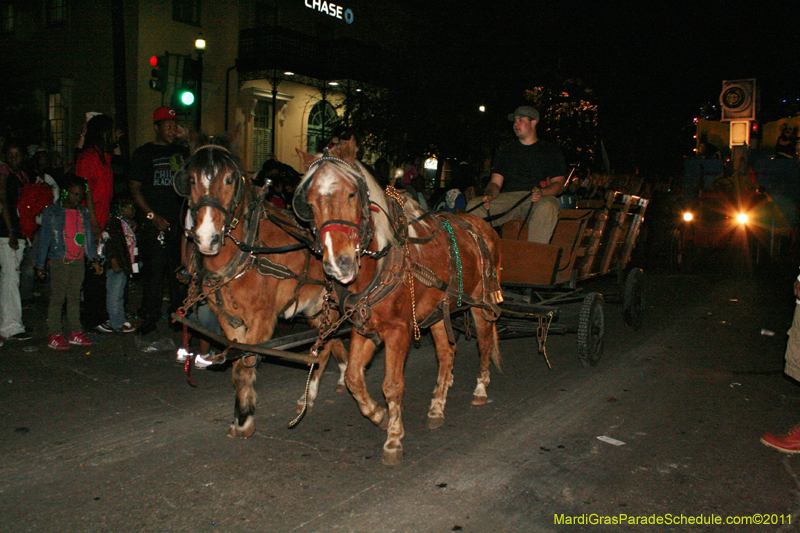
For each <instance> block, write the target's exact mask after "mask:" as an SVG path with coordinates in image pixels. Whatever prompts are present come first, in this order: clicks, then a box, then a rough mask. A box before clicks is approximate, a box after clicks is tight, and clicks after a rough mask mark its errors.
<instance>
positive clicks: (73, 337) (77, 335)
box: [69, 331, 94, 346]
mask: <svg viewBox="0 0 800 533" xmlns="http://www.w3.org/2000/svg"><path fill="white" fill-rule="evenodd" d="M69 343H70V344H74V345H75V346H93V345H94V343H93V342H92V341H90V340H89V338H88V337H87V336H86V335H84V334H83V333H81V332H80V331H73V332H72V333H70V334H69Z"/></svg>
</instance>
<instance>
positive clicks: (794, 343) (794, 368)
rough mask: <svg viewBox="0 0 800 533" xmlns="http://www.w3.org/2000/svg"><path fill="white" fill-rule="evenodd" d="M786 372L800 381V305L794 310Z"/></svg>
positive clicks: (787, 347) (787, 345) (787, 348)
mask: <svg viewBox="0 0 800 533" xmlns="http://www.w3.org/2000/svg"><path fill="white" fill-rule="evenodd" d="M784 372H785V373H786V374H787V375H788V376H790V377H793V378H794V379H796V380H797V381H800V305H797V306H796V307H795V308H794V319H793V320H792V328H791V329H790V330H789V342H788V343H787V344H786V368H785V369H784Z"/></svg>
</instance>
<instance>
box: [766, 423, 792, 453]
mask: <svg viewBox="0 0 800 533" xmlns="http://www.w3.org/2000/svg"><path fill="white" fill-rule="evenodd" d="M761 443H762V444H765V445H767V446H769V447H770V448H775V449H776V450H778V451H781V452H783V453H800V425H797V426H795V427H793V428H792V429H790V430H789V433H787V434H785V435H773V434H771V433H764V435H763V436H762V437H761Z"/></svg>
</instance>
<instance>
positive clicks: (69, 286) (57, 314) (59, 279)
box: [47, 258, 84, 335]
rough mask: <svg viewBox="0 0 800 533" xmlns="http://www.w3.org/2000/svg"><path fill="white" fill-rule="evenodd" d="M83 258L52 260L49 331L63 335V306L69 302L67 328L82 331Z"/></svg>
mask: <svg viewBox="0 0 800 533" xmlns="http://www.w3.org/2000/svg"><path fill="white" fill-rule="evenodd" d="M83 274H84V267H83V258H81V259H77V260H75V261H67V260H65V259H51V260H50V291H51V292H50V305H49V306H48V308H47V333H48V334H49V335H63V334H64V330H63V326H62V324H61V307H62V306H63V305H64V301H65V300H66V302H67V328H68V331H69V332H73V331H76V332H77V331H81V330H82V329H83V328H82V327H81V284H83Z"/></svg>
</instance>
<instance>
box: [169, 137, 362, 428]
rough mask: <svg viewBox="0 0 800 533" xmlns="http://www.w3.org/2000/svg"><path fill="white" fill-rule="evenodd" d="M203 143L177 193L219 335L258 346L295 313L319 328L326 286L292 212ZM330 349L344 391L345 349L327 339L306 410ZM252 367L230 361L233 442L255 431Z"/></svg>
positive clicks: (227, 154) (226, 153) (217, 148)
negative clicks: (184, 203) (185, 206)
mask: <svg viewBox="0 0 800 533" xmlns="http://www.w3.org/2000/svg"><path fill="white" fill-rule="evenodd" d="M201 144H202V145H199V147H198V148H196V150H195V151H194V154H193V155H192V157H191V158H190V159H189V160H188V161H187V162H186V164H185V165H184V167H183V169H182V170H181V172H180V173H179V174H178V175H177V176H176V180H175V188H176V190H177V191H178V193H179V194H182V195H184V196H188V198H189V207H190V211H189V213H188V214H187V227H191V228H193V229H192V230H191V232H190V233H191V234H192V237H193V239H194V242H195V245H196V250H197V251H198V252H200V253H201V254H202V256H197V258H196V260H194V261H192V270H193V272H192V273H193V274H194V279H195V283H197V286H196V287H197V288H199V289H200V290H202V291H203V293H204V294H205V295H206V299H207V301H208V303H209V305H210V307H211V310H212V311H213V312H214V313H215V314H216V315H217V318H218V319H219V321H220V325H221V326H222V329H223V331H224V332H225V335H226V336H227V338H228V339H230V340H235V341H238V342H241V343H245V344H258V343H261V342H264V341H266V340H269V339H270V338H271V337H272V334H273V331H274V329H275V324H276V322H277V319H278V318H279V317H283V318H290V317H293V316H295V315H299V314H304V315H305V316H307V317H309V319H310V322H311V323H312V324H313V325H315V326H318V324H319V322H318V318H316V317H317V315H318V314H319V313H320V311H321V309H322V306H323V298H324V295H325V293H326V288H325V284H324V274H323V272H322V264H321V263H320V261H319V260H318V259H316V258H315V257H313V256H312V255H311V254H310V251H309V249H308V247H307V246H304V244H307V240H306V239H307V234H306V235H304V232H305V230H304V229H303V228H301V227H300V226H298V224H297V221H296V220H295V219H294V217H292V215H291V213H290V212H288V211H285V210H281V209H278V208H276V207H273V206H272V205H271V204H269V203H268V202H263V201H261V200H260V199H259V198H257V196H256V194H255V191H253V190H252V189H251V187H250V185H249V184H248V183H247V182H246V181H245V175H244V173H242V172H241V170H240V166H239V162H238V159H237V157H236V156H235V155H234V154H233V153H232V152H231V151H230V150H229V149H228V148H227V147H226V146H223V145H222V144H215V143H213V142H206V143H204V144H203V143H201ZM195 222H196V224H195ZM304 240H305V242H304ZM240 243H243V244H244V245H245V246H249V247H250V248H259V249H260V251H259V254H256V253H245V252H244V251H242V250H241V249H240V247H239V246H238V245H237V244H240ZM331 351H332V352H333V354H334V356H335V357H336V358H337V360H338V361H339V368H340V371H341V374H342V375H341V376H340V379H339V387H338V390H342V391H343V390H344V377H343V376H344V369H345V367H346V361H347V351H346V349H345V347H344V345H343V344H342V341H341V340H339V339H332V340H330V341H328V342H327V343H326V344H325V345H324V346H323V348H322V349H321V350H320V353H319V365H318V367H317V368H316V370H315V371H314V374H313V376H312V379H311V383H310V386H309V394H308V400H309V406H311V405H313V400H314V398H315V397H316V395H317V392H318V386H319V381H320V378H321V377H322V374H323V372H324V371H325V366H326V364H327V362H328V358H329V355H330V352H331ZM255 363H256V357H255V356H247V357H244V358H241V359H237V360H236V361H235V362H234V363H233V370H232V379H233V386H234V388H235V389H236V401H235V405H234V420H233V422H232V424H231V427H230V431H229V432H228V435H229V436H231V437H243V438H247V437H249V436H251V435H252V434H253V432H254V431H255V422H254V420H253V414H254V412H255V409H256V393H255V390H254V389H253V385H254V383H255V380H256V371H255ZM298 403H300V402H298Z"/></svg>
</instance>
